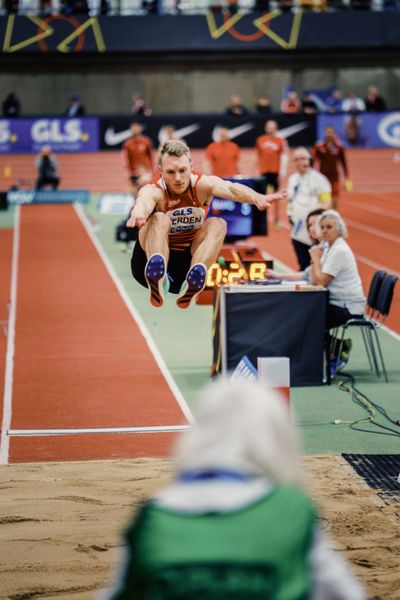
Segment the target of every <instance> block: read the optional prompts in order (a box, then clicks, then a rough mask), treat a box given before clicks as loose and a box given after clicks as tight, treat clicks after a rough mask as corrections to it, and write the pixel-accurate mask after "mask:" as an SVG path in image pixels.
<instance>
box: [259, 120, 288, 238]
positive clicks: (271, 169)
mask: <svg viewBox="0 0 400 600" xmlns="http://www.w3.org/2000/svg"><path fill="white" fill-rule="evenodd" d="M264 130H265V134H263V135H260V136H259V137H258V138H257V139H256V152H257V159H258V172H259V173H260V175H262V177H263V178H264V180H265V185H266V189H267V193H271V192H276V191H278V189H279V184H280V181H279V180H280V178H283V177H286V173H287V165H288V145H287V143H286V140H285V139H284V138H282V137H280V136H279V130H278V123H277V122H276V121H274V120H272V119H271V120H269V121H267V122H266V123H265V127H264ZM273 212H274V216H273V219H274V226H275V227H276V228H279V226H280V223H279V218H280V203H279V202H274V206H273Z"/></svg>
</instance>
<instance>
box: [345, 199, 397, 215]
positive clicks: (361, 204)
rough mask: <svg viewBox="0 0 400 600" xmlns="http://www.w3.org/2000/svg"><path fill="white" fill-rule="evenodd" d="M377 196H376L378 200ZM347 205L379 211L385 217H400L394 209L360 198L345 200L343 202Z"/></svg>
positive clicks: (374, 211) (369, 210)
mask: <svg viewBox="0 0 400 600" xmlns="http://www.w3.org/2000/svg"><path fill="white" fill-rule="evenodd" d="M377 198H379V197H377V196H375V197H374V200H376V199H377ZM343 204H344V205H345V206H348V207H352V208H362V209H363V210H364V211H367V212H373V213H377V214H378V215H383V216H384V217H390V218H391V219H400V213H399V212H396V211H394V210H389V209H387V208H381V207H379V206H376V205H371V204H368V203H367V202H360V201H359V200H351V201H350V200H345V201H344V202H343Z"/></svg>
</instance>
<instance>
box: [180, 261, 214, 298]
mask: <svg viewBox="0 0 400 600" xmlns="http://www.w3.org/2000/svg"><path fill="white" fill-rule="evenodd" d="M206 278H207V267H206V266H205V265H203V263H196V264H195V265H193V267H192V268H191V269H190V270H189V272H188V274H187V275H186V280H185V282H184V284H183V286H182V289H181V291H180V294H179V296H178V299H177V301H176V304H177V305H178V306H179V308H188V306H189V305H190V303H191V301H192V299H193V298H194V296H196V295H197V294H199V293H200V292H201V291H202V290H203V289H204V286H205V285H206Z"/></svg>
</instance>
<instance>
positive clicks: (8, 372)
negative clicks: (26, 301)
mask: <svg viewBox="0 0 400 600" xmlns="http://www.w3.org/2000/svg"><path fill="white" fill-rule="evenodd" d="M20 221H21V208H20V206H16V207H15V215H14V236H13V248H12V263H11V285H10V292H11V295H10V314H9V317H8V331H7V353H6V368H5V378H4V398H3V422H2V425H1V439H0V464H3V465H6V464H8V455H9V449H10V437H9V429H10V427H11V417H12V393H13V374H14V351H15V321H16V313H17V280H18V258H19V239H20Z"/></svg>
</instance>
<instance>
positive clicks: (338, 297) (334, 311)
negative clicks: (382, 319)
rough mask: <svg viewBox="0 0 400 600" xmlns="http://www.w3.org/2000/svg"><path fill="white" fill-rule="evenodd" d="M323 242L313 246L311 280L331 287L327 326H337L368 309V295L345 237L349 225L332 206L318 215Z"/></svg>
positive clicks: (328, 287)
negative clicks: (320, 244)
mask: <svg viewBox="0 0 400 600" xmlns="http://www.w3.org/2000/svg"><path fill="white" fill-rule="evenodd" d="M318 223H319V228H320V230H321V239H322V242H325V248H323V247H321V246H312V247H311V248H310V251H309V252H310V256H311V282H312V283H313V284H317V285H323V286H324V287H326V288H327V289H328V290H329V304H328V309H327V316H326V329H328V330H329V329H332V328H334V327H338V326H339V325H342V324H343V323H346V321H348V320H349V319H350V318H352V317H360V316H362V315H363V314H364V310H365V302H366V300H365V295H364V291H363V287H362V283H361V278H360V275H359V273H358V268H357V263H356V259H355V258H354V254H353V252H352V250H351V248H350V246H349V245H348V244H347V242H346V241H345V239H344V238H346V237H347V236H348V233H347V227H346V225H345V222H344V221H343V219H342V217H341V216H340V215H339V213H338V212H337V211H336V210H333V209H329V210H326V211H324V212H323V213H322V215H321V216H320V218H319V222H318Z"/></svg>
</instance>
